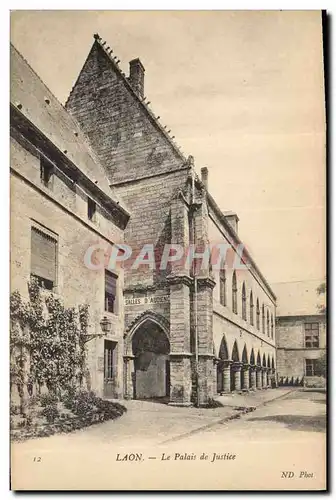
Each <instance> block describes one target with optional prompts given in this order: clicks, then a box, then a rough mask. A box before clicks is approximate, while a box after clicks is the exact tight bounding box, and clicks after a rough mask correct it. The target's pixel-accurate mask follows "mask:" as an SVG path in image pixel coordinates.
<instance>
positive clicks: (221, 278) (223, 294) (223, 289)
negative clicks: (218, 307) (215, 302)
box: [219, 269, 226, 306]
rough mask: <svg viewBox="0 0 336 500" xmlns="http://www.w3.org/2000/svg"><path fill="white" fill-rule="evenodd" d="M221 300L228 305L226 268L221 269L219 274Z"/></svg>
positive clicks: (223, 304)
mask: <svg viewBox="0 0 336 500" xmlns="http://www.w3.org/2000/svg"><path fill="white" fill-rule="evenodd" d="M219 302H220V303H221V304H222V306H226V275H225V269H221V270H220V274H219Z"/></svg>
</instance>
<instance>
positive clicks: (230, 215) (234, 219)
mask: <svg viewBox="0 0 336 500" xmlns="http://www.w3.org/2000/svg"><path fill="white" fill-rule="evenodd" d="M224 217H225V220H226V221H227V222H228V223H229V224H230V226H231V227H232V229H233V230H234V232H235V233H236V234H238V222H239V217H238V215H237V214H236V213H235V212H224Z"/></svg>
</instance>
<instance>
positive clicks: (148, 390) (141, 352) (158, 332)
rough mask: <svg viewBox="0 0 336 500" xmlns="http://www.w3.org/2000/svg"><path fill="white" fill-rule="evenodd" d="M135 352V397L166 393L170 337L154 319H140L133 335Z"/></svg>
mask: <svg viewBox="0 0 336 500" xmlns="http://www.w3.org/2000/svg"><path fill="white" fill-rule="evenodd" d="M132 351H133V355H134V380H133V384H134V385H133V389H134V398H135V399H151V398H163V397H166V396H169V392H170V370H169V367H170V365H169V351H170V346H169V340H168V337H167V335H166V333H165V332H164V331H163V329H162V328H161V327H160V326H159V325H158V324H157V323H155V322H154V321H151V320H147V321H145V322H144V323H142V324H141V325H140V326H139V327H138V328H137V330H136V331H135V333H134V335H133V337H132Z"/></svg>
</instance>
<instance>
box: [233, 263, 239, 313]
mask: <svg viewBox="0 0 336 500" xmlns="http://www.w3.org/2000/svg"><path fill="white" fill-rule="evenodd" d="M232 311H233V312H234V313H235V314H237V312H238V310H237V276H236V271H233V275H232Z"/></svg>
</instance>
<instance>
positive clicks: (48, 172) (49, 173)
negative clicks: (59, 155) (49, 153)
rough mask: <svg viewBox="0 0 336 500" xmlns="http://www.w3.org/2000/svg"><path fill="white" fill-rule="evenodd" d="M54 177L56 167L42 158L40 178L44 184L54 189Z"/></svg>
mask: <svg viewBox="0 0 336 500" xmlns="http://www.w3.org/2000/svg"><path fill="white" fill-rule="evenodd" d="M53 175H54V165H53V164H52V163H51V162H50V161H48V160H47V159H46V158H44V157H41V158H40V177H41V182H42V184H43V185H44V186H45V187H47V188H49V189H52V184H53Z"/></svg>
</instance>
